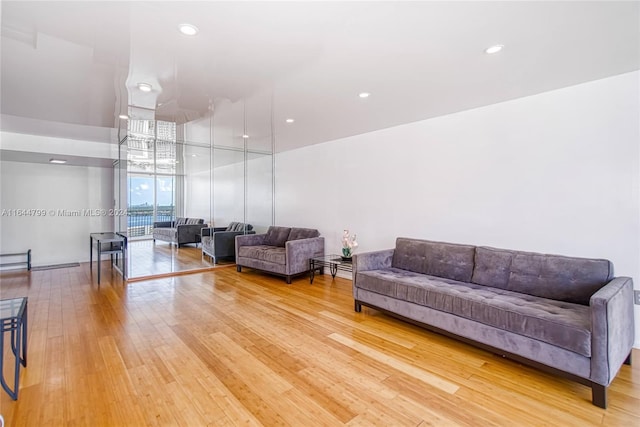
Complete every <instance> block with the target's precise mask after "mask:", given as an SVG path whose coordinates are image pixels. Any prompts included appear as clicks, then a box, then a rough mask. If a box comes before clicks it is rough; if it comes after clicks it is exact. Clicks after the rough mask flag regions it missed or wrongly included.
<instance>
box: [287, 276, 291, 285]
mask: <svg viewBox="0 0 640 427" xmlns="http://www.w3.org/2000/svg"><path fill="white" fill-rule="evenodd" d="M290 284H291V276H287V285H290Z"/></svg>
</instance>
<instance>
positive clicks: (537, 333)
mask: <svg viewBox="0 0 640 427" xmlns="http://www.w3.org/2000/svg"><path fill="white" fill-rule="evenodd" d="M358 287H360V288H362V289H366V290H369V291H371V292H376V293H379V294H382V295H386V296H389V297H392V298H398V299H401V300H403V301H409V302H412V303H414V304H418V305H421V306H426V307H429V308H432V309H435V310H440V311H443V312H447V313H451V314H454V315H457V316H461V317H464V318H467V319H471V320H475V321H477V322H480V323H483V324H486V325H490V326H493V327H496V328H499V329H503V330H506V331H510V332H513V333H516V334H519V335H524V336H527V337H529V338H533V339H536V340H539V341H543V342H546V343H549V344H552V345H555V346H558V347H562V348H565V349H567V350H570V351H573V352H575V353H578V354H581V355H583V356H586V357H590V356H591V330H590V322H591V317H590V310H589V307H585V306H583V305H579V304H572V303H567V302H563V301H556V300H552V299H547V298H540V297H537V296H533V295H526V294H521V293H517V292H512V291H509V290H506V289H499V288H493V287H489V286H484V285H478V284H475V283H465V282H458V281H454V280H450V279H442V278H440V277H434V276H429V275H424V274H419V273H415V272H411V271H407V270H402V269H398V268H388V269H384V270H372V271H364V272H359V273H358ZM398 314H400V315H402V313H398Z"/></svg>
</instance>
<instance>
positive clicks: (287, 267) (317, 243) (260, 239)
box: [236, 226, 324, 283]
mask: <svg viewBox="0 0 640 427" xmlns="http://www.w3.org/2000/svg"><path fill="white" fill-rule="evenodd" d="M291 234H293V236H294V237H296V239H293V240H291V239H289V237H290V235H291ZM307 235H308V236H313V237H304V236H307ZM283 238H284V240H283ZM287 239H289V240H287ZM321 255H324V237H321V236H320V233H319V232H318V230H314V229H307V228H296V227H293V228H289V227H277V226H271V227H269V229H268V230H267V232H266V233H265V234H254V235H243V236H237V237H236V265H237V268H238V271H241V270H242V267H250V268H255V269H257V270H262V271H266V272H269V273H274V274H279V275H282V276H285V277H286V279H287V283H291V277H292V276H294V275H296V274H300V273H305V272H308V271H309V259H310V258H312V257H317V256H321Z"/></svg>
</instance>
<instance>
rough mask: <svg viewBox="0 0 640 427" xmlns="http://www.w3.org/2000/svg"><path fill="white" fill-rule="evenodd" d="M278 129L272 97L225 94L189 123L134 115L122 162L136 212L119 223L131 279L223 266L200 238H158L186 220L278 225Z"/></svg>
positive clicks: (260, 228)
mask: <svg viewBox="0 0 640 427" xmlns="http://www.w3.org/2000/svg"><path fill="white" fill-rule="evenodd" d="M271 129H272V123H271V97H270V95H261V96H255V97H253V98H250V99H247V100H244V99H243V100H238V101H231V100H228V99H217V100H215V101H212V102H211V107H210V111H209V113H208V114H207V115H206V116H205V117H201V118H198V119H196V120H193V121H190V122H187V123H183V124H176V123H172V122H166V121H160V120H149V119H148V118H146V119H143V120H135V119H131V120H129V127H128V134H127V137H126V138H125V140H124V142H123V144H122V145H121V146H122V147H124V149H123V150H122V154H121V157H122V158H121V161H120V162H119V165H118V166H119V168H120V173H119V174H118V176H119V187H118V188H120V189H121V190H120V191H121V192H124V197H123V195H122V194H121V195H120V197H119V198H120V204H121V205H122V206H124V207H126V209H127V213H128V216H127V217H126V218H125V219H123V220H121V221H120V223H118V224H117V227H116V229H118V230H121V231H124V232H126V235H127V236H128V249H129V256H128V260H129V263H128V277H129V278H131V279H135V278H140V277H152V276H156V275H166V274H171V273H177V272H185V271H189V270H193V271H195V270H198V271H200V270H202V269H207V268H214V267H215V264H213V262H211V260H210V259H209V258H206V257H203V256H202V248H201V245H200V243H198V242H195V243H186V244H184V245H180V247H177V246H176V245H175V244H170V242H168V241H167V240H166V239H164V238H158V233H159V232H158V230H156V235H155V236H154V229H155V228H158V229H159V228H161V226H167V225H172V223H173V222H174V221H176V219H178V218H196V219H202V220H203V222H204V224H203V225H202V226H201V227H207V226H212V227H226V226H227V225H229V223H231V222H244V223H248V224H251V225H253V227H254V229H255V230H256V232H258V233H262V232H265V231H266V229H267V228H268V226H269V225H272V224H273V218H274V215H273V210H274V205H273V200H274V196H273V191H274V188H273V183H274V180H273V173H274V171H273V135H272V131H271ZM170 228H171V227H170ZM198 228H200V227H198ZM198 233H200V232H198ZM154 237H155V241H154ZM200 238H201V236H198V239H200Z"/></svg>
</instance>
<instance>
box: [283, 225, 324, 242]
mask: <svg viewBox="0 0 640 427" xmlns="http://www.w3.org/2000/svg"><path fill="white" fill-rule="evenodd" d="M318 236H320V232H319V231H318V230H315V229H313V228H298V227H293V228H292V229H291V233H289V238H288V239H287V240H300V239H309V238H311V237H318Z"/></svg>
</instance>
